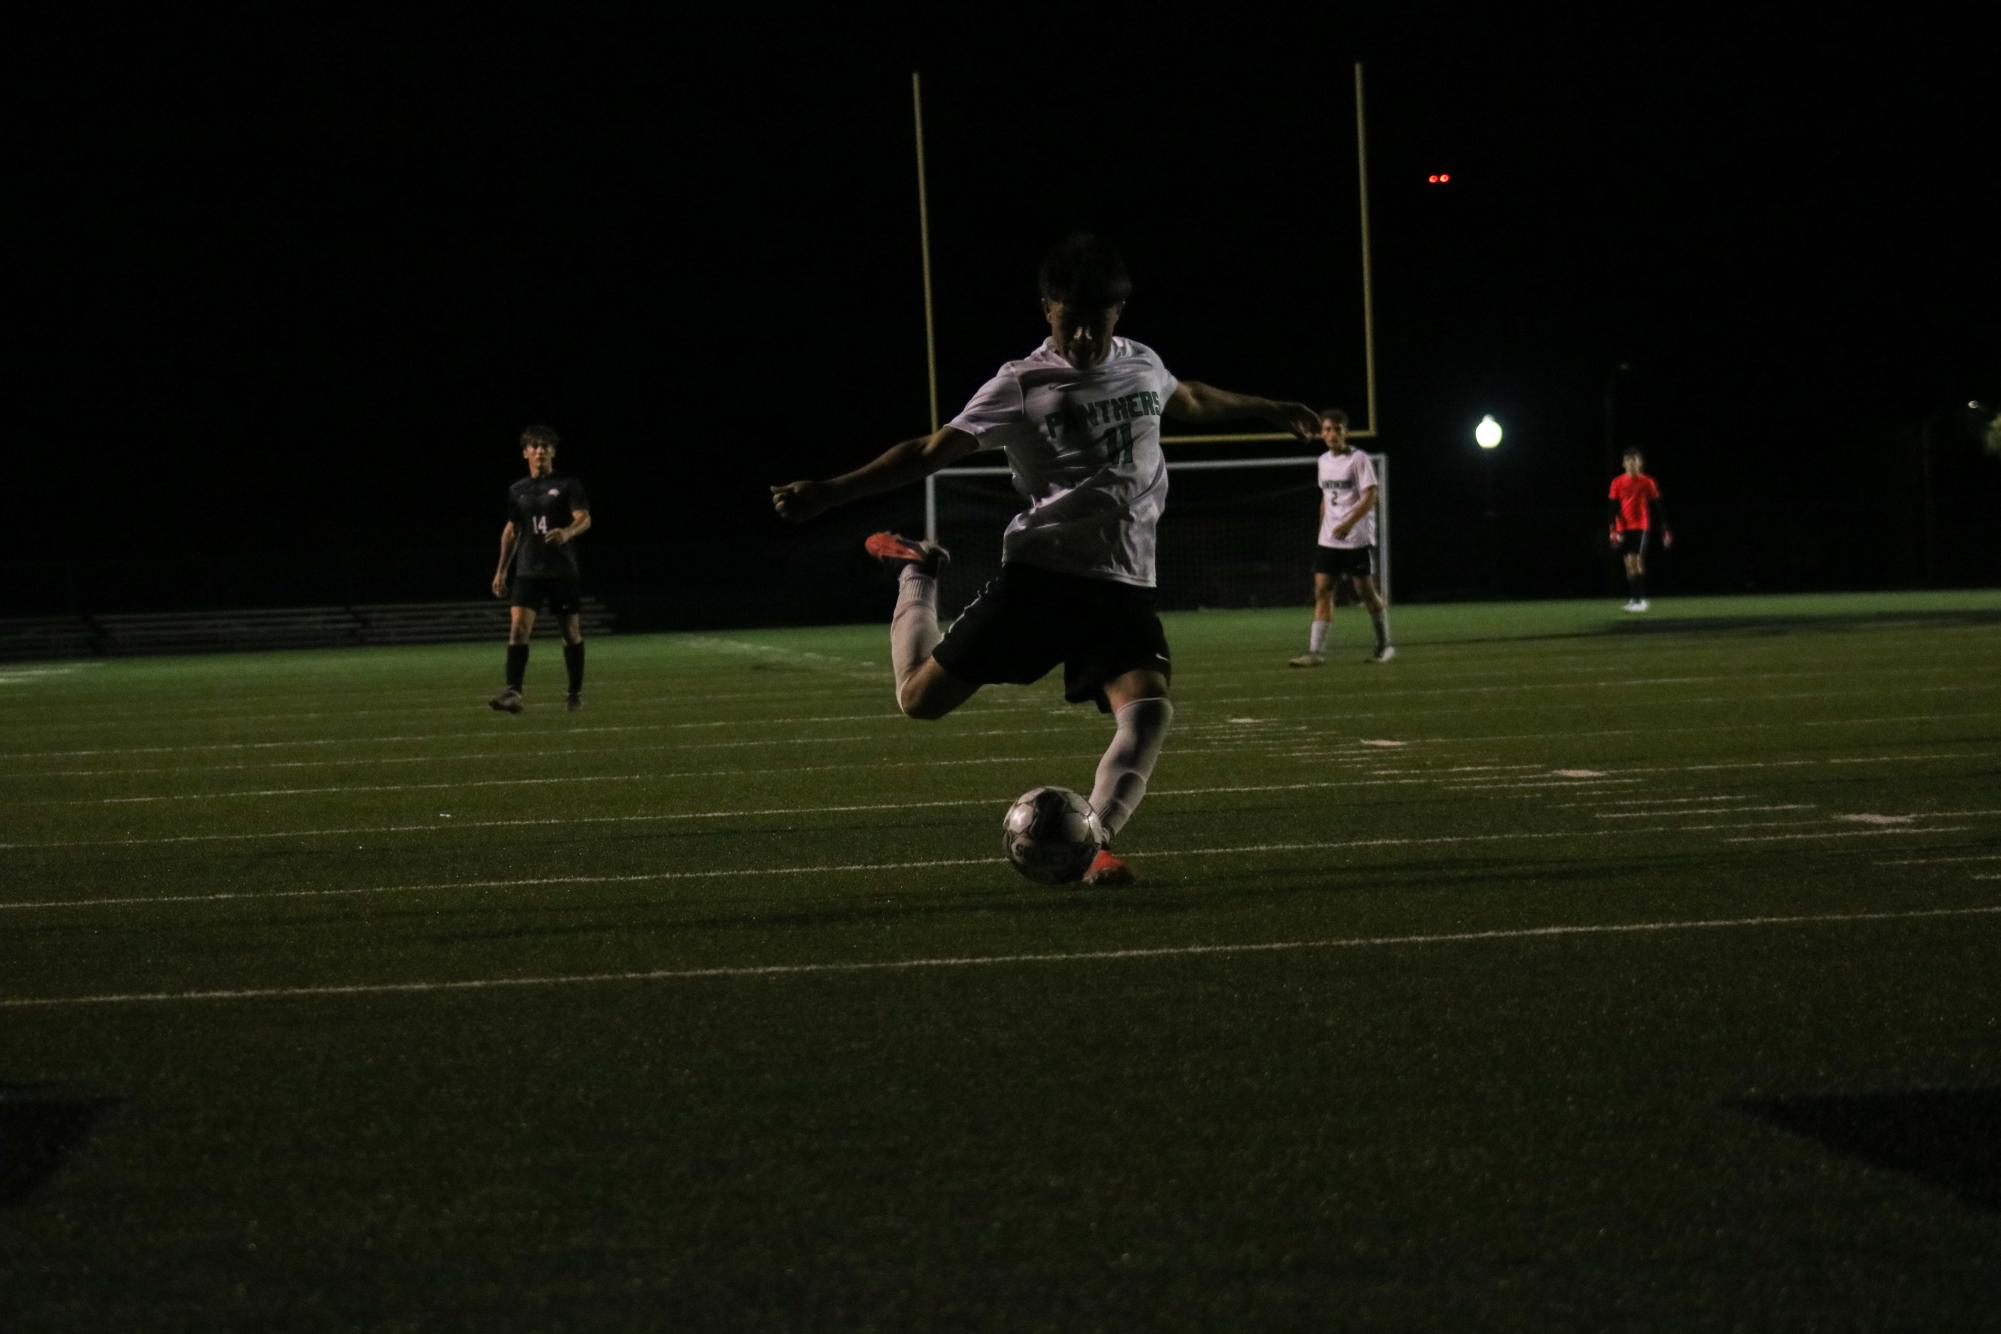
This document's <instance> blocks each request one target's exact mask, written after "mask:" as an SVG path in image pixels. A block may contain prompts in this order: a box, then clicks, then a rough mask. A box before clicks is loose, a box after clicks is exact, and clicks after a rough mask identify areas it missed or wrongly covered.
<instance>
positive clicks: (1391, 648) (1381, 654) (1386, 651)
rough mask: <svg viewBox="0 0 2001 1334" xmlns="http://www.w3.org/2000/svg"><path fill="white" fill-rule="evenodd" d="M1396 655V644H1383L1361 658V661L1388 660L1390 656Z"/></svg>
mask: <svg viewBox="0 0 2001 1334" xmlns="http://www.w3.org/2000/svg"><path fill="white" fill-rule="evenodd" d="M1396 655H1397V651H1396V646H1395V645H1393V644H1385V645H1383V646H1382V647H1381V648H1379V649H1377V650H1376V651H1375V652H1374V653H1371V654H1370V655H1369V656H1368V657H1366V658H1364V659H1362V661H1363V662H1388V661H1389V660H1390V659H1391V658H1394V657H1395V656H1396Z"/></svg>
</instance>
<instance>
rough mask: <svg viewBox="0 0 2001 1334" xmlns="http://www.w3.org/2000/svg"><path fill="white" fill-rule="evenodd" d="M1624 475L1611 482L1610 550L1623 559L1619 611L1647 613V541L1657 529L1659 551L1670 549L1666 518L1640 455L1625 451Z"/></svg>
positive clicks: (1656, 485)
mask: <svg viewBox="0 0 2001 1334" xmlns="http://www.w3.org/2000/svg"><path fill="white" fill-rule="evenodd" d="M1620 462H1621V463H1623V464H1624V465H1625V469H1626V471H1624V472H1622V473H1620V474H1619V475H1618V476H1617V477H1614V478H1613V479H1612V497H1611V501H1612V550H1614V551H1617V552H1619V553H1621V554H1622V555H1624V556H1625V558H1626V605H1625V606H1624V607H1622V608H1620V610H1622V611H1645V610H1646V609H1647V539H1648V538H1649V537H1650V536H1651V535H1652V533H1653V530H1654V528H1655V527H1656V526H1658V527H1659V528H1660V530H1661V549H1662V550H1663V551H1665V550H1667V549H1668V548H1669V547H1671V546H1673V545H1674V534H1673V533H1671V532H1669V531H1668V527H1667V515H1666V514H1665V513H1664V512H1663V511H1662V510H1661V488H1660V483H1658V482H1656V481H1655V480H1654V479H1653V478H1651V477H1649V476H1647V475H1646V474H1645V473H1643V472H1641V471H1640V465H1641V464H1642V463H1644V462H1645V460H1644V459H1642V458H1641V457H1640V451H1639V450H1637V449H1629V450H1627V451H1626V453H1625V455H1624V457H1623V458H1622V459H1621V460H1620Z"/></svg>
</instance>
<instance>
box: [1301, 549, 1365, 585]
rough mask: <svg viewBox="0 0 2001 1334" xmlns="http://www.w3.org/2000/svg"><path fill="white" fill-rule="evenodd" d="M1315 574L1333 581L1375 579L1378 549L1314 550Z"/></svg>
mask: <svg viewBox="0 0 2001 1334" xmlns="http://www.w3.org/2000/svg"><path fill="white" fill-rule="evenodd" d="M1313 572H1314V573H1315V574H1324V575H1327V576H1328V577H1329V578H1332V579H1373V578H1375V576H1376V548H1375V547H1374V546H1373V545H1370V546H1366V547H1322V546H1316V547H1314V548H1313Z"/></svg>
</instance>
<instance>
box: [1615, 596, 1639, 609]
mask: <svg viewBox="0 0 2001 1334" xmlns="http://www.w3.org/2000/svg"><path fill="white" fill-rule="evenodd" d="M1639 609H1640V604H1639V603H1638V602H1636V601H1634V600H1633V599H1632V598H1627V599H1626V605H1625V606H1623V607H1621V608H1619V610H1620V611H1638V610H1639Z"/></svg>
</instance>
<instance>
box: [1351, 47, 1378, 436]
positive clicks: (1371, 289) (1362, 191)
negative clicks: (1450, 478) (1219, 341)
mask: <svg viewBox="0 0 2001 1334" xmlns="http://www.w3.org/2000/svg"><path fill="white" fill-rule="evenodd" d="M1355 198H1356V200H1357V202H1358V205H1359V207H1360V208H1361V210H1362V364H1363V374H1364V376H1365V377H1366V379H1367V390H1368V400H1369V427H1368V430H1367V431H1365V432H1363V431H1358V432H1356V434H1357V435H1367V436H1378V435H1380V434H1381V433H1382V428H1381V426H1380V424H1379V423H1378V422H1377V421H1376V292H1375V279H1374V271H1373V268H1372V267H1371V265H1370V262H1369V133H1368V123H1367V119H1366V117H1365V116H1364V115H1363V111H1362V62H1361V61H1359V60H1358V61H1356V62H1355Z"/></svg>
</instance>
